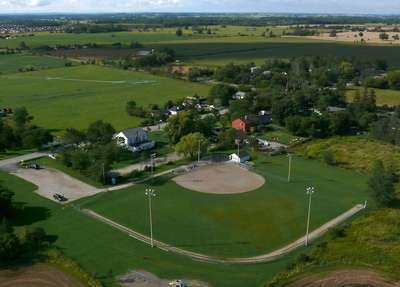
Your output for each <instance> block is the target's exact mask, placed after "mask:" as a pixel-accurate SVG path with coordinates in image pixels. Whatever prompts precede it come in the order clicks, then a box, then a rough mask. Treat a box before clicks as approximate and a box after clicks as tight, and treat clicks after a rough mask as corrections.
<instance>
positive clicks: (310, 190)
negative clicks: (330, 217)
mask: <svg viewBox="0 0 400 287" xmlns="http://www.w3.org/2000/svg"><path fill="white" fill-rule="evenodd" d="M306 190H307V192H306V193H307V195H309V199H308V216H307V231H306V246H308V241H309V231H310V219H311V202H312V195H313V193H314V192H315V189H314V187H307V189H306Z"/></svg>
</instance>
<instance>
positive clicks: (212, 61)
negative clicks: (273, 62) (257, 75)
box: [148, 37, 400, 68]
mask: <svg viewBox="0 0 400 287" xmlns="http://www.w3.org/2000/svg"><path fill="white" fill-rule="evenodd" d="M246 38H247V37H242V38H238V37H234V38H219V39H207V40H206V39H203V40H192V41H185V42H180V43H178V42H172V43H168V42H163V43H155V44H148V46H149V47H152V48H161V47H168V48H172V49H174V50H175V51H176V53H177V56H178V58H179V59H180V60H182V61H184V62H186V63H188V64H193V65H200V66H201V65H204V66H219V65H224V64H227V63H230V62H235V63H244V62H245V63H248V62H255V63H258V64H259V63H262V62H264V61H265V59H267V58H273V57H277V58H291V57H301V56H334V57H357V58H359V59H361V60H371V59H385V60H387V61H388V63H389V65H390V66H391V67H396V68H398V67H400V59H399V57H398V56H397V55H398V53H399V52H400V47H393V46H372V45H371V46H370V45H363V46H361V45H353V44H339V43H326V42H325V43H324V42H321V41H314V40H308V39H298V38H273V39H271V40H268V39H265V38H264V39H262V38H261V37H259V38H258V39H259V40H258V41H250V40H249V39H247V40H246Z"/></svg>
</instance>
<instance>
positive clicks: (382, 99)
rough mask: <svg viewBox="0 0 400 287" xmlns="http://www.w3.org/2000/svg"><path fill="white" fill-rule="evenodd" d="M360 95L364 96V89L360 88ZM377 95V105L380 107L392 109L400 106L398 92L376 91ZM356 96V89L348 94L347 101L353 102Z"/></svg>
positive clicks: (399, 92) (399, 94)
mask: <svg viewBox="0 0 400 287" xmlns="http://www.w3.org/2000/svg"><path fill="white" fill-rule="evenodd" d="M359 90H360V94H361V95H362V89H361V88H360V89H359ZM374 90H375V93H376V104H377V105H378V106H384V105H388V106H390V107H393V106H398V105H400V91H396V90H382V89H374ZM355 95H356V89H351V90H348V91H347V93H346V97H347V100H348V101H349V102H352V101H353V99H354V97H355Z"/></svg>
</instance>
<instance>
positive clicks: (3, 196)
mask: <svg viewBox="0 0 400 287" xmlns="http://www.w3.org/2000/svg"><path fill="white" fill-rule="evenodd" d="M13 196H14V193H13V192H12V191H10V190H8V189H7V188H5V187H3V186H2V185H0V220H1V219H3V218H5V217H6V216H8V215H9V214H10V212H11V209H12V198H13Z"/></svg>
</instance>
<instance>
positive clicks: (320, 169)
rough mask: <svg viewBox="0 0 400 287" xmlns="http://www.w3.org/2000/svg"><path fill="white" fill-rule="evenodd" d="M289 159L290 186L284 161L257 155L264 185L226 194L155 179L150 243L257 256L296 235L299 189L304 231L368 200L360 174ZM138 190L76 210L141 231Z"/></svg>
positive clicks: (142, 206) (144, 222) (143, 207)
mask: <svg viewBox="0 0 400 287" xmlns="http://www.w3.org/2000/svg"><path fill="white" fill-rule="evenodd" d="M293 162H294V165H293V181H292V182H291V183H288V182H287V168H288V167H287V158H286V157H285V156H278V157H267V156H265V155H259V156H258V159H257V160H256V161H255V166H256V172H257V173H258V174H259V175H261V176H263V177H264V178H265V181H266V182H265V184H264V185H263V186H262V187H260V188H258V189H257V190H255V191H251V192H247V193H241V194H234V195H232V194H230V195H228V194H224V195H221V194H218V195H217V194H206V193H201V192H195V191H191V190H188V189H185V188H183V187H181V186H179V185H178V184H176V183H175V182H173V181H172V180H169V179H168V178H160V179H159V180H157V181H155V182H154V186H153V188H154V189H155V191H156V193H157V197H155V198H154V200H153V220H154V236H155V238H156V239H158V240H160V241H163V242H166V243H169V244H171V245H173V246H177V247H180V248H183V249H188V250H192V251H197V252H200V253H203V254H207V255H216V256H227V257H242V256H243V257H244V256H254V255H260V254H263V253H267V252H269V251H273V250H275V249H277V248H279V247H283V246H285V245H286V244H289V243H291V242H292V241H294V240H296V239H298V238H300V237H301V236H303V235H304V232H305V224H306V215H307V203H308V201H307V196H306V194H305V189H306V187H307V186H314V187H315V189H316V193H315V195H314V198H313V202H314V204H313V212H312V229H315V228H317V227H319V226H321V225H322V224H324V223H326V222H327V221H329V220H331V219H333V218H334V217H337V216H338V215H340V214H341V213H343V212H345V211H347V210H349V209H350V208H352V207H353V206H355V205H356V204H358V203H363V202H364V201H365V200H366V199H369V196H368V195H367V194H366V189H367V187H366V179H365V178H364V177H363V176H360V175H358V174H355V173H353V172H348V171H345V170H341V169H337V168H332V167H328V166H326V165H324V164H322V163H319V162H318V161H310V160H305V159H303V158H301V157H296V158H294V161H293ZM188 176H190V174H189V175H188ZM146 187H147V186H146V185H144V184H142V185H137V186H135V187H132V188H129V189H126V190H122V191H118V192H113V193H107V194H101V195H98V196H95V197H93V198H90V199H87V200H85V201H83V204H82V206H83V207H85V208H90V209H92V210H94V211H95V212H97V213H100V214H101V215H103V216H106V217H108V218H111V219H112V220H114V221H116V222H118V223H120V224H123V225H125V226H127V227H130V228H132V229H134V230H137V231H139V232H141V233H143V234H149V225H148V209H147V204H146V203H147V198H146V197H145V195H144V190H145V189H146ZM210 192H212V191H210Z"/></svg>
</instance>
